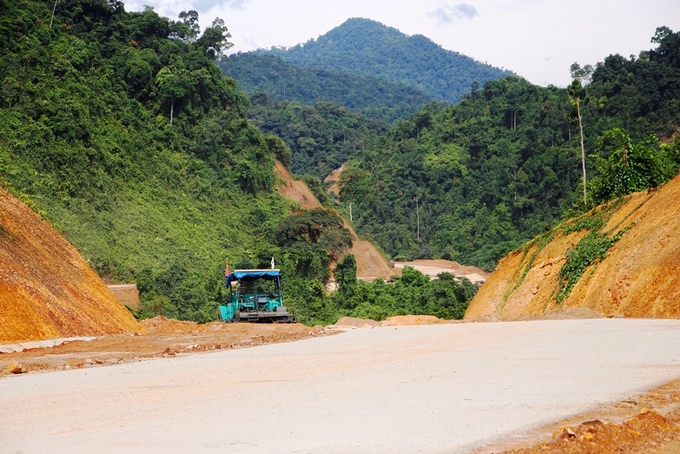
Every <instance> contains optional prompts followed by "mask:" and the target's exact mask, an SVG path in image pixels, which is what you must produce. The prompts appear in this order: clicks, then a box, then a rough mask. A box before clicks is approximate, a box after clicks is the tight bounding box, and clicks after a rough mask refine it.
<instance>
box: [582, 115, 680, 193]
mask: <svg viewBox="0 0 680 454" xmlns="http://www.w3.org/2000/svg"><path fill="white" fill-rule="evenodd" d="M598 152H599V155H598V165H597V170H598V176H597V177H596V178H595V179H594V180H592V181H591V187H592V190H591V193H592V195H593V197H594V199H595V203H598V204H599V203H603V202H606V201H608V200H611V199H614V198H617V197H622V196H624V195H626V194H630V193H632V192H637V191H642V190H645V189H648V188H653V187H656V186H658V185H659V184H662V183H665V182H666V181H668V180H669V179H670V178H671V177H673V176H674V175H675V171H676V169H675V165H674V163H673V157H672V156H668V155H667V153H664V152H663V151H662V150H660V149H659V141H658V139H657V138H656V137H651V138H649V139H647V140H646V141H645V142H641V143H640V142H639V143H634V142H633V141H632V140H631V138H630V137H629V136H628V133H627V132H626V131H625V130H624V129H622V128H614V129H611V130H609V131H606V132H605V133H604V134H603V135H602V136H601V137H600V140H599V142H598ZM602 156H607V158H606V159H605V158H603V157H602Z"/></svg>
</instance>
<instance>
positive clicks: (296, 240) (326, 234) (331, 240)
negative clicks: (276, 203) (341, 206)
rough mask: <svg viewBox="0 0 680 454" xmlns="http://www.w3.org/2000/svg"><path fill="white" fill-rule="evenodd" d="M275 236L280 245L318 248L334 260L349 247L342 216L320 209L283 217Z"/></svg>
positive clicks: (349, 243)
mask: <svg viewBox="0 0 680 454" xmlns="http://www.w3.org/2000/svg"><path fill="white" fill-rule="evenodd" d="M274 236H275V238H276V242H277V244H278V245H279V246H285V247H287V248H289V249H295V250H302V251H304V250H313V249H315V248H320V249H322V250H324V251H326V253H327V254H328V256H329V257H330V258H333V259H335V258H337V257H338V255H340V254H341V253H342V252H344V251H345V250H347V249H348V248H350V247H351V246H352V236H351V234H350V233H349V231H348V230H347V229H346V228H344V227H343V220H342V218H341V217H340V216H338V215H337V214H334V213H331V212H329V211H327V210H324V209H320V208H318V209H313V210H309V211H304V212H302V213H300V214H294V215H291V216H288V217H286V218H284V219H282V220H281V221H280V222H279V225H278V226H277V227H276V230H275V231H274Z"/></svg>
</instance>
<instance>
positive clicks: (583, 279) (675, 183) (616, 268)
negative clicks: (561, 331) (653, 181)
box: [465, 176, 680, 319]
mask: <svg viewBox="0 0 680 454" xmlns="http://www.w3.org/2000/svg"><path fill="white" fill-rule="evenodd" d="M678 200H680V176H678V177H676V178H675V179H673V180H672V181H670V182H669V183H667V184H666V185H664V186H661V187H659V188H658V189H657V190H652V191H646V192H639V193H636V194H632V195H630V196H628V197H626V198H624V199H623V200H619V201H615V202H610V203H609V204H607V205H603V206H600V207H598V208H597V209H595V210H593V211H591V212H590V213H588V214H586V215H584V216H582V217H580V218H578V219H573V220H569V221H565V222H563V223H562V224H560V225H559V226H558V227H556V228H555V229H554V230H553V231H552V232H550V233H548V234H545V235H543V236H541V237H538V238H536V239H535V240H534V241H532V242H530V243H528V244H527V245H526V246H525V247H524V248H523V249H520V250H516V251H513V252H511V253H510V254H508V255H507V256H506V257H505V258H504V259H503V260H501V262H500V263H499V264H498V266H497V267H496V270H495V271H494V273H493V274H492V275H491V277H490V278H489V279H488V280H487V281H486V283H485V284H484V285H483V286H482V288H481V289H480V291H479V293H477V295H476V296H475V298H474V299H473V301H472V302H471V303H470V307H469V308H468V310H467V312H466V314H465V318H466V319H472V318H478V317H491V318H494V319H496V318H498V319H516V318H524V317H528V316H541V315H542V314H544V313H546V312H554V311H566V310H569V309H570V308H586V309H590V310H593V311H596V312H599V313H601V314H603V315H604V316H608V317H613V316H625V317H659V318H669V317H680V242H678V238H680V204H679V203H678ZM607 247H608V249H607ZM589 254H590V256H591V257H596V258H595V259H594V260H588V259H587V257H588V255H589ZM602 257H603V258H602ZM565 265H566V266H565ZM575 269H581V270H582V273H581V275H580V278H578V277H577V276H578V274H579V273H578V272H575V271H574V270H575ZM561 270H563V271H562V272H561V275H560V271H561ZM561 277H562V280H560V278H561ZM570 277H571V280H572V282H571V284H573V286H572V287H571V288H570V291H568V290H567V291H565V289H568V288H569V284H568V281H565V279H566V278H570ZM558 300H561V301H558ZM571 310H573V309H571Z"/></svg>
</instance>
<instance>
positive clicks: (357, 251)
mask: <svg viewBox="0 0 680 454" xmlns="http://www.w3.org/2000/svg"><path fill="white" fill-rule="evenodd" d="M276 173H277V174H278V175H279V180H280V181H279V194H281V195H282V196H283V197H285V198H287V199H290V200H294V201H296V202H298V203H299V204H300V208H302V209H305V210H311V209H313V208H322V205H321V203H319V201H318V200H317V198H316V197H315V196H314V194H312V191H311V190H310V189H309V188H308V187H307V185H306V184H305V183H304V182H303V181H300V180H295V179H293V177H292V176H291V175H290V172H288V170H287V169H286V168H285V166H284V165H283V164H281V163H280V162H279V161H276ZM344 227H345V228H346V229H348V230H349V231H350V233H351V235H352V247H351V248H350V250H349V251H347V253H349V254H354V258H355V259H356V263H357V278H359V279H363V280H373V279H375V278H377V277H383V278H387V277H390V276H391V275H392V274H394V270H393V269H392V268H391V267H390V265H389V263H387V260H386V259H385V257H383V256H382V254H381V253H380V252H379V251H378V250H377V249H376V247H375V246H374V245H373V244H372V243H371V242H370V241H364V240H361V239H359V236H358V235H357V234H356V232H355V231H354V229H353V228H352V226H350V225H349V224H348V223H347V221H344Z"/></svg>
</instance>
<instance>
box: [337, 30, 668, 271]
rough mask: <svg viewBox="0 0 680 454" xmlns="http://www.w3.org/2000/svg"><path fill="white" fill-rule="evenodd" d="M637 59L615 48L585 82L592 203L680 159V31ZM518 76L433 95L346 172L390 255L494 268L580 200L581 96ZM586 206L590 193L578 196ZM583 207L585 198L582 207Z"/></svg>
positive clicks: (660, 175) (649, 181) (365, 220)
mask: <svg viewBox="0 0 680 454" xmlns="http://www.w3.org/2000/svg"><path fill="white" fill-rule="evenodd" d="M652 41H653V42H655V43H657V44H658V47H657V48H656V49H654V50H651V51H649V52H642V53H641V54H640V56H639V58H635V57H633V58H631V59H629V60H627V59H625V58H623V57H621V56H618V55H613V56H610V57H608V58H607V59H606V60H605V61H604V63H602V64H599V65H597V67H596V68H595V70H594V72H593V73H592V82H591V83H590V84H587V85H585V89H583V90H581V91H580V92H578V93H576V94H575V95H573V96H577V97H578V98H579V100H580V107H581V114H582V119H583V125H584V131H585V149H586V150H587V157H586V167H587V169H588V181H589V192H590V193H591V197H590V199H589V202H588V203H589V205H588V206H589V207H590V206H593V204H594V203H595V204H596V203H601V202H603V201H606V200H608V199H610V198H613V197H618V196H621V195H623V194H626V193H629V192H632V191H639V190H642V189H644V188H647V187H653V186H655V185H657V184H659V183H662V182H664V181H667V180H668V179H669V178H670V177H671V176H672V175H674V174H675V173H676V172H677V170H678V163H680V154H679V153H680V151H679V148H680V147H679V142H680V140H678V139H677V138H676V139H675V141H673V142H671V143H669V144H662V143H660V142H659V139H658V138H657V137H656V136H650V135H651V134H658V135H659V137H662V138H669V137H670V135H671V134H672V133H674V132H676V131H677V129H678V126H679V125H680V111H679V110H678V109H677V105H678V103H679V102H680V46H678V42H680V34H678V33H673V32H672V31H671V30H669V29H667V28H666V27H662V28H660V29H659V30H658V31H657V34H656V36H655V37H654V38H653V40H652ZM573 96H572V98H570V97H569V96H568V94H567V91H566V90H563V89H558V88H555V87H548V88H541V87H537V86H533V85H531V84H529V83H528V82H526V81H525V80H523V79H521V78H519V77H514V76H513V77H507V78H504V79H501V80H497V81H491V82H487V83H486V84H484V87H483V89H482V90H479V91H474V92H473V93H471V94H469V95H467V96H466V97H465V98H464V99H463V100H462V102H460V103H459V104H457V105H440V104H432V105H430V106H428V107H426V108H425V109H423V110H422V111H421V112H419V113H418V114H417V115H415V116H413V117H412V118H411V119H409V120H408V121H405V122H401V123H400V124H398V125H396V126H394V127H393V128H391V129H390V130H389V131H388V133H387V134H386V135H385V136H383V137H381V139H380V141H379V142H378V143H377V144H375V145H374V146H372V147H368V148H366V149H365V150H363V151H362V152H359V153H357V154H356V156H355V161H354V163H355V164H354V165H353V166H350V168H349V169H348V170H346V171H345V172H344V173H343V176H342V179H343V185H344V186H343V189H342V191H341V196H342V200H343V201H344V203H345V204H349V203H352V204H353V213H354V221H355V224H356V227H357V230H358V231H359V232H360V233H364V234H368V235H369V236H371V237H372V238H374V239H375V240H376V241H377V242H378V243H379V244H380V245H381V246H382V247H383V248H384V249H385V250H386V251H387V252H388V253H389V254H391V255H393V256H397V255H404V256H406V257H409V258H412V257H445V258H451V259H454V260H458V261H460V262H463V263H469V264H474V265H477V266H481V267H485V268H487V269H492V268H493V267H494V266H495V264H496V262H497V260H498V259H500V258H501V257H502V256H504V255H505V254H506V253H507V252H508V251H510V250H512V249H513V248H515V247H517V246H519V245H520V244H522V243H523V242H525V241H527V240H528V239H530V238H532V237H534V236H535V235H537V234H538V233H540V232H542V231H543V230H544V229H546V228H548V227H549V226H550V225H551V224H553V223H554V222H555V221H557V220H558V219H560V218H561V217H562V216H563V215H564V214H565V211H567V209H568V208H570V207H571V206H573V204H574V203H575V202H577V201H578V200H579V197H580V196H579V194H578V191H579V183H580V182H581V181H582V180H581V156H580V154H581V153H580V146H579V133H578V126H577V123H574V122H573V121H572V120H574V119H575V112H576V110H575V99H574V97H573ZM579 203H580V204H581V205H580V206H581V207H583V202H582V201H581V202H579ZM581 209H582V208H581Z"/></svg>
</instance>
